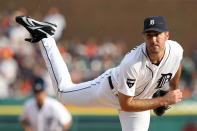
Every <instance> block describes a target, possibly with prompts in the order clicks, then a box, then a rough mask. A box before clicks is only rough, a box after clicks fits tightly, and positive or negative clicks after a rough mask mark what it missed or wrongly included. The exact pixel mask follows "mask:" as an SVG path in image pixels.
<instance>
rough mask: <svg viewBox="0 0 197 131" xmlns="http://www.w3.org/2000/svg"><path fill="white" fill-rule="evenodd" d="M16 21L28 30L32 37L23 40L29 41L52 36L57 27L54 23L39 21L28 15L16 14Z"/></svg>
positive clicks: (33, 41) (37, 40)
mask: <svg viewBox="0 0 197 131" xmlns="http://www.w3.org/2000/svg"><path fill="white" fill-rule="evenodd" d="M16 22H17V23H18V24H20V25H22V26H24V27H25V28H26V29H27V30H28V31H29V33H30V34H31V37H32V38H26V39H25V40H26V41H28V42H31V43H36V42H39V41H40V40H42V39H43V38H47V37H50V36H53V35H54V33H55V30H56V29H57V26H56V25H55V24H52V23H49V22H40V21H37V20H35V19H32V18H30V17H28V16H17V17H16Z"/></svg>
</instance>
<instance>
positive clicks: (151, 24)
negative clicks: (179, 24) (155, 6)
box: [143, 16, 167, 33]
mask: <svg viewBox="0 0 197 131" xmlns="http://www.w3.org/2000/svg"><path fill="white" fill-rule="evenodd" d="M148 31H157V32H166V31H167V25H166V21H165V19H164V18H163V17H162V16H149V17H147V18H145V19H144V30H143V33H145V32H148Z"/></svg>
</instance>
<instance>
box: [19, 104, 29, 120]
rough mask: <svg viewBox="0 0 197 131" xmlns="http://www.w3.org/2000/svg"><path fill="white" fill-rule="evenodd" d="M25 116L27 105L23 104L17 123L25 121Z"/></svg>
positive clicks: (26, 114)
mask: <svg viewBox="0 0 197 131" xmlns="http://www.w3.org/2000/svg"><path fill="white" fill-rule="evenodd" d="M27 116H28V105H27V103H25V104H24V106H23V111H22V114H21V115H20V116H19V121H23V120H25V119H27Z"/></svg>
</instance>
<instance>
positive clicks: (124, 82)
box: [118, 56, 137, 96]
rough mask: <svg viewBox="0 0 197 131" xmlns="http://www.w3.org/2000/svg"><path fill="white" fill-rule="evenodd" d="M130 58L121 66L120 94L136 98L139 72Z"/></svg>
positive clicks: (119, 77)
mask: <svg viewBox="0 0 197 131" xmlns="http://www.w3.org/2000/svg"><path fill="white" fill-rule="evenodd" d="M130 60H131V59H130V58H129V59H128V56H127V57H125V58H124V59H123V61H122V62H121V63H120V65H119V75H118V81H119V82H118V92H121V93H123V94H125V95H127V96H134V95H135V89H136V80H137V72H136V69H135V68H134V66H132V65H133V64H132V63H130V62H129V61H130Z"/></svg>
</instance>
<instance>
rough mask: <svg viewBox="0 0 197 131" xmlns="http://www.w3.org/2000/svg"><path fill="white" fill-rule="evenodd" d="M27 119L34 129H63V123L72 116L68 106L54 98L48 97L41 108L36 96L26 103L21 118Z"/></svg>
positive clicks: (56, 130) (33, 130)
mask: <svg viewBox="0 0 197 131" xmlns="http://www.w3.org/2000/svg"><path fill="white" fill-rule="evenodd" d="M24 119H25V120H27V121H28V123H29V124H30V128H31V129H32V131H62V130H63V128H62V125H64V124H66V123H68V122H70V121H71V119H72V117H71V115H70V113H69V112H68V111H67V110H66V108H65V107H64V106H63V105H62V104H61V103H59V102H58V101H57V100H55V99H53V98H49V97H46V98H45V101H44V105H43V106H42V107H41V108H40V109H39V107H38V106H37V103H36V100H35V99H34V98H32V99H30V100H28V101H27V102H26V103H25V104H24V109H23V113H22V115H21V116H20V120H21V121H22V120H24Z"/></svg>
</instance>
